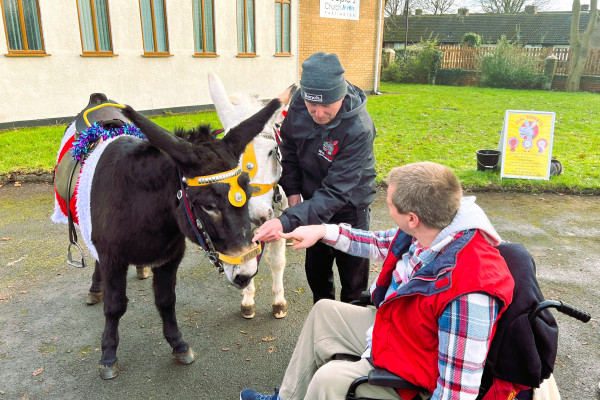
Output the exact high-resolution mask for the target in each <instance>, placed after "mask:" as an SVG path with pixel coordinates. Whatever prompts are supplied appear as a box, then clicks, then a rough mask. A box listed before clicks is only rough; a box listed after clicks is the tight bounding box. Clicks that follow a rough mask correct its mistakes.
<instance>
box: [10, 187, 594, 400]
mask: <svg viewBox="0 0 600 400" xmlns="http://www.w3.org/2000/svg"><path fill="white" fill-rule="evenodd" d="M14 185H15V184H14V183H8V184H5V185H4V186H2V187H0V236H1V238H2V239H1V241H0V399H2V400H4V399H52V398H54V399H105V398H116V399H122V398H131V399H169V398H194V399H237V398H239V397H238V396H239V391H240V390H241V389H242V388H244V387H252V388H255V389H258V390H263V391H267V392H271V391H272V390H273V387H274V386H275V385H278V384H279V383H280V382H281V378H282V376H283V372H284V369H285V366H286V365H287V361H288V360H289V358H290V355H291V352H292V350H293V347H294V344H295V341H296V338H297V336H298V333H299V331H300V329H301V327H302V324H303V321H304V319H305V317H306V315H307V313H308V311H309V309H310V307H311V302H312V300H311V299H312V295H311V293H310V289H309V288H308V285H307V283H306V279H305V276H304V268H303V257H304V255H303V252H293V251H292V250H291V249H290V248H288V267H287V269H286V273H285V276H286V279H285V288H286V298H287V300H288V305H289V312H288V316H287V317H286V318H285V319H283V320H276V319H274V318H273V317H272V316H271V315H270V308H271V307H270V302H271V296H270V278H269V277H268V275H269V274H268V272H267V271H268V267H267V266H266V265H261V272H260V273H259V275H258V276H257V304H256V306H257V312H256V317H255V318H254V319H253V320H245V319H244V318H242V316H241V314H240V312H239V307H240V300H241V296H240V292H239V291H237V290H236V289H235V288H233V287H232V286H231V285H229V284H228V282H227V281H226V279H225V278H224V277H223V276H219V275H218V273H217V272H216V271H215V270H214V268H213V267H212V266H211V265H210V264H209V263H208V262H207V261H206V259H205V258H204V257H203V256H202V254H201V252H200V251H198V250H197V249H196V247H195V246H191V245H190V246H188V250H187V253H186V256H185V258H184V260H183V262H182V264H181V266H180V270H179V280H178V286H177V296H178V302H177V316H178V320H179V323H180V328H181V330H182V333H183V335H184V338H185V339H186V340H187V341H188V342H189V343H190V344H191V346H192V347H193V349H194V350H195V352H196V354H197V359H196V361H195V362H194V363H193V364H191V365H188V366H182V365H178V364H177V363H176V362H175V360H174V358H173V357H172V355H171V349H170V347H169V346H168V344H167V343H166V341H165V340H164V338H163V336H162V327H161V322H160V318H159V316H158V313H157V312H156V310H155V308H154V304H153V294H152V288H151V282H150V280H149V279H148V280H143V281H138V280H137V279H136V278H135V269H134V268H131V270H130V273H129V279H128V297H129V299H130V302H129V308H128V311H127V313H126V314H125V316H124V317H123V318H122V320H121V325H120V337H121V342H120V346H119V361H120V364H121V366H122V371H121V374H120V375H119V376H118V377H117V378H116V379H114V380H111V381H102V380H101V379H100V378H99V377H98V371H97V363H98V361H99V359H100V350H99V347H100V335H101V332H102V329H103V323H104V318H103V315H102V308H101V306H99V305H97V306H93V307H87V306H86V305H85V304H84V298H85V295H86V293H87V289H88V287H89V284H90V280H91V275H92V268H91V267H87V268H84V269H75V268H72V267H69V266H67V265H66V263H65V255H66V248H67V244H68V233H67V232H68V231H67V227H66V225H57V224H53V223H52V222H51V221H50V219H49V217H50V215H51V213H52V209H53V197H52V196H53V191H52V187H51V186H50V185H48V184H39V183H38V184H33V183H26V184H23V185H22V186H14ZM476 195H477V197H478V203H479V204H480V205H481V206H482V208H483V209H484V210H485V211H486V212H487V213H488V215H489V216H490V219H491V220H492V223H494V225H495V227H496V229H497V230H498V232H499V233H500V235H501V236H503V238H504V239H505V240H509V241H515V242H522V243H524V244H525V246H526V247H527V248H528V249H529V250H530V251H531V252H532V254H533V255H534V257H535V259H536V261H537V267H538V278H539V280H540V284H541V286H542V290H543V292H544V294H545V296H546V298H547V299H559V300H563V301H566V302H569V303H571V304H573V305H576V306H578V307H580V308H582V309H584V310H587V311H588V312H590V313H591V314H592V317H593V319H592V321H590V322H589V323H587V324H582V323H580V322H578V321H575V320H573V319H571V318H568V317H566V316H563V315H561V314H558V313H556V312H555V313H554V314H555V316H556V318H557V320H558V322H559V328H560V339H559V340H560V342H559V354H558V359H557V364H556V368H555V376H556V380H557V382H558V385H559V388H560V390H561V394H562V398H563V399H567V400H569V399H570V400H582V399H598V398H599V393H598V381H599V380H600V335H599V334H598V317H597V316H598V315H599V314H600V279H598V276H599V275H600V213H599V212H598V211H599V210H600V198H599V197H578V196H561V195H538V196H533V195H523V194H509V193H506V194H502V193H476ZM372 209H373V214H372V227H373V228H374V229H383V228H387V227H389V226H391V225H390V221H389V218H388V217H387V206H386V203H385V193H384V190H380V192H379V193H378V196H377V199H376V201H375V203H374V204H373V206H372ZM87 260H88V262H90V263H91V257H90V256H89V254H88V256H87ZM377 268H378V266H377V265H373V266H372V269H373V271H372V272H371V279H374V277H375V276H376V272H377Z"/></svg>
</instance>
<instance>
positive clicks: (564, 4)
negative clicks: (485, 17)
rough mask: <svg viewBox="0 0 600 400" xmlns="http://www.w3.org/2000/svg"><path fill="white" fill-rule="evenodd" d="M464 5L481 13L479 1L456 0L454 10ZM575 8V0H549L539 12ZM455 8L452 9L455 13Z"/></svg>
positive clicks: (583, 0) (587, 2)
mask: <svg viewBox="0 0 600 400" xmlns="http://www.w3.org/2000/svg"><path fill="white" fill-rule="evenodd" d="M533 3H534V1H531V2H529V1H525V5H527V4H533ZM580 3H581V4H589V0H580ZM462 4H467V5H466V7H467V8H468V9H469V10H470V12H472V13H477V12H481V9H480V7H478V4H479V0H455V2H454V8H456V9H458V8H459V7H462ZM572 6H573V0H549V1H548V5H547V6H544V7H543V9H542V8H541V7H540V8H539V11H571V7H572ZM454 8H453V9H451V10H452V11H454Z"/></svg>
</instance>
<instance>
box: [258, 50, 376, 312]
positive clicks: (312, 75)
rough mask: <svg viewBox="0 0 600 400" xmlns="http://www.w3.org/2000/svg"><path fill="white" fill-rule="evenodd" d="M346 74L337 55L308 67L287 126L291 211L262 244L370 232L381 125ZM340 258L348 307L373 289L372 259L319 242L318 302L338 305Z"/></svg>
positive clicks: (316, 58)
mask: <svg viewBox="0 0 600 400" xmlns="http://www.w3.org/2000/svg"><path fill="white" fill-rule="evenodd" d="M344 72H345V70H344V68H343V67H342V65H341V63H340V61H339V59H338V57H337V56H336V55H335V54H326V53H323V52H319V53H315V54H313V55H311V56H310V57H308V58H307V59H306V60H305V61H304V62H303V63H302V77H301V79H300V86H301V90H300V91H298V92H297V93H296V95H295V96H294V98H293V99H292V102H291V104H290V107H289V110H288V113H287V116H286V118H285V120H284V122H283V125H282V126H281V139H282V142H281V154H282V162H281V163H282V167H283V172H282V176H281V179H280V181H279V184H280V185H281V186H282V187H283V190H284V191H285V193H286V195H287V197H288V202H289V208H288V209H286V210H285V211H284V212H283V214H282V215H281V216H280V217H279V218H276V219H272V220H269V221H267V222H265V223H264V224H263V225H262V226H261V227H260V228H259V229H258V230H257V233H256V235H255V237H254V240H262V241H265V242H272V241H275V240H278V239H279V238H280V236H279V233H280V232H286V233H287V232H291V231H293V230H294V229H295V228H297V227H298V226H300V225H310V224H320V223H339V222H345V223H348V224H350V225H352V226H353V227H355V228H360V229H369V205H370V204H371V202H372V201H373V198H374V197H375V156H374V154H373V140H374V138H375V126H374V125H373V120H372V119H371V116H370V115H369V113H368V112H367V110H366V103H367V97H366V95H365V93H364V92H363V91H362V90H361V89H359V88H358V87H356V86H354V85H352V84H351V83H349V82H348V81H346V79H345V78H344ZM334 260H335V262H336V264H337V267H338V272H339V275H340V282H341V285H342V288H341V293H340V299H341V301H344V302H349V301H352V300H354V299H357V298H359V296H360V293H361V292H362V291H363V290H365V289H366V288H367V283H368V282H367V281H368V275H369V262H368V259H365V258H359V257H354V256H349V255H347V254H345V253H342V252H339V251H337V250H334V249H332V248H331V247H329V246H327V245H324V244H321V243H317V244H315V245H314V246H312V247H310V248H308V249H307V250H306V260H305V268H306V277H307V279H308V283H309V285H310V288H311V290H312V292H313V300H314V302H315V303H316V302H317V301H318V300H320V299H324V298H327V299H335V288H334V285H333V261H334Z"/></svg>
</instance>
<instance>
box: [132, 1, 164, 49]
mask: <svg viewBox="0 0 600 400" xmlns="http://www.w3.org/2000/svg"><path fill="white" fill-rule="evenodd" d="M148 1H150V11H151V13H152V34H153V35H152V39H153V41H154V48H155V49H156V48H158V46H157V44H158V43H157V38H156V17H155V15H154V2H155V1H162V3H163V10H165V40H166V42H167V51H147V50H146V42H145V40H144V20H143V18H144V16H143V13H142V0H138V3H139V5H140V24H141V26H142V45H143V46H144V54H143V55H142V56H143V57H171V56H172V55H171V46H169V25H168V21H167V20H168V18H167V3H166V0H148Z"/></svg>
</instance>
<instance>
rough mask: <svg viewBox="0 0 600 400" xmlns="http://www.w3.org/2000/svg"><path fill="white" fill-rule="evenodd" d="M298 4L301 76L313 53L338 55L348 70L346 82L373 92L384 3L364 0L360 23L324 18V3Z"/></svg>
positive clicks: (308, 1) (315, 0)
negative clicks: (320, 14) (322, 4)
mask: <svg viewBox="0 0 600 400" xmlns="http://www.w3.org/2000/svg"><path fill="white" fill-rule="evenodd" d="M298 1H299V24H298V25H299V27H298V29H299V32H298V34H299V49H298V59H299V62H300V73H302V62H303V61H304V60H305V59H306V58H307V57H308V56H310V55H311V54H313V53H316V52H318V51H324V52H326V53H336V54H337V55H338V57H339V58H340V61H341V62H342V65H343V66H344V68H345V69H346V73H345V76H346V79H347V80H348V81H350V82H351V83H352V84H354V85H356V86H358V87H360V88H361V89H362V90H364V91H365V92H367V93H372V92H373V90H374V79H375V68H376V62H377V60H376V56H377V24H378V22H379V13H380V12H382V11H383V10H380V9H379V6H380V0H360V16H359V20H358V21H351V20H344V19H334V18H321V17H320V16H319V13H320V0H298ZM381 39H383V37H382V38H381ZM298 79H300V77H298ZM377 86H379V82H378V83H377Z"/></svg>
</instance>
